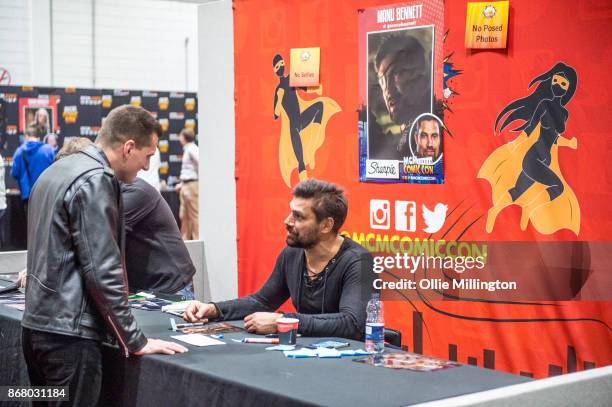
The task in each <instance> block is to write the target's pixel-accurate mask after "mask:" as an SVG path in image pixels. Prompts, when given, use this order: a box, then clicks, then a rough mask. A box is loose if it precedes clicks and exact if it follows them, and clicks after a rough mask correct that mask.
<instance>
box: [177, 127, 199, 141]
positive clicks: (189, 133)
mask: <svg viewBox="0 0 612 407" xmlns="http://www.w3.org/2000/svg"><path fill="white" fill-rule="evenodd" d="M181 135H182V136H183V138H184V139H185V141H186V142H188V143H193V142H194V141H195V139H196V135H195V132H194V131H193V130H192V129H183V130H181Z"/></svg>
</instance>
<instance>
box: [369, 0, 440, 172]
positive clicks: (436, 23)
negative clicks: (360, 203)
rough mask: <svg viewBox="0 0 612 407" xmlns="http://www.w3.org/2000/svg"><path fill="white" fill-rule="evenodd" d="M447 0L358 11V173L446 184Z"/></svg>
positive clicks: (409, 3) (432, 0) (429, 0)
mask: <svg viewBox="0 0 612 407" xmlns="http://www.w3.org/2000/svg"><path fill="white" fill-rule="evenodd" d="M443 25H444V2H443V1H442V0H426V1H419V2H408V3H400V4H394V5H385V6H379V7H372V8H368V9H365V10H363V11H362V12H361V13H360V14H359V106H360V108H359V125H358V128H359V179H360V180H361V181H373V182H406V183H418V184H442V183H444V165H443V164H444V157H443V156H444V154H443V153H444V133H445V126H444V122H443V114H442V105H441V102H440V101H441V99H442V64H443V56H442V40H443V29H444V28H443Z"/></svg>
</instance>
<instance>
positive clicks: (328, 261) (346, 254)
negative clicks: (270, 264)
mask: <svg viewBox="0 0 612 407" xmlns="http://www.w3.org/2000/svg"><path fill="white" fill-rule="evenodd" d="M289 208H290V212H289V216H287V218H286V219H285V228H286V229H287V237H286V241H287V247H285V248H284V249H283V251H282V252H281V253H280V254H279V256H278V258H277V259H276V265H275V266H274V270H272V274H271V275H270V277H269V278H268V281H266V282H265V284H264V285H263V287H261V288H260V289H259V291H257V292H256V293H254V294H251V295H249V296H246V297H242V298H238V299H234V300H230V301H223V302H219V303H209V304H204V303H201V302H198V301H193V302H192V303H191V304H190V305H189V307H188V308H187V310H186V311H185V315H184V318H185V319H186V320H187V321H190V322H196V321H202V320H208V319H221V320H233V319H239V318H244V322H245V324H244V327H245V329H246V330H247V331H249V332H254V333H258V334H269V333H274V332H276V320H277V319H278V318H280V317H282V316H283V313H281V312H279V311H278V308H279V307H280V306H281V305H283V303H284V302H285V301H286V300H287V299H289V298H291V302H292V304H293V306H294V307H295V309H296V311H297V312H295V313H285V314H284V316H286V317H292V318H297V319H299V321H300V323H299V327H298V332H299V333H301V334H302V335H304V336H337V337H342V338H351V339H357V340H362V339H363V335H364V329H365V321H366V305H367V302H368V300H369V299H370V294H371V292H372V280H373V277H372V276H373V274H372V255H371V254H370V253H369V252H368V251H367V250H365V249H364V248H363V247H361V246H360V245H359V244H357V243H355V242H354V241H352V240H351V239H349V238H348V237H343V236H341V235H340V234H339V231H340V227H342V224H343V223H344V220H345V219H346V215H347V211H348V202H347V199H346V197H345V196H344V192H343V191H342V189H340V188H338V187H337V186H336V185H334V184H330V183H327V182H324V181H319V180H316V179H309V180H307V181H302V182H300V183H299V184H298V185H297V186H296V187H295V189H294V190H293V199H292V200H291V202H290V203H289Z"/></svg>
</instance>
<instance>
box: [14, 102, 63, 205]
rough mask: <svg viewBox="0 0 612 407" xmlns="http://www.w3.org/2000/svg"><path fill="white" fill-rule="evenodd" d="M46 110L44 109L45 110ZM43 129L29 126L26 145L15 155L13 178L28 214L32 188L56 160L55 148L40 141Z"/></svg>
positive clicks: (20, 147) (26, 133)
mask: <svg viewBox="0 0 612 407" xmlns="http://www.w3.org/2000/svg"><path fill="white" fill-rule="evenodd" d="M43 110H44V109H43ZM41 135H42V129H41V128H40V127H38V126H28V128H27V129H26V132H25V141H24V143H23V144H22V145H21V146H19V148H17V150H16V151H15V154H13V167H12V168H11V176H12V177H13V178H15V179H16V180H17V181H18V182H19V189H20V191H21V199H22V200H23V201H24V205H25V208H26V213H27V203H28V199H29V198H30V191H31V189H32V186H33V185H34V183H35V182H36V180H37V179H38V177H40V174H42V173H43V171H44V170H46V169H47V168H48V167H49V166H50V165H51V164H53V159H54V158H55V152H54V151H53V148H52V147H51V146H50V145H48V144H44V143H43V142H42V141H40V138H41Z"/></svg>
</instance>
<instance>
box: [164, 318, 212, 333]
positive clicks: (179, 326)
mask: <svg viewBox="0 0 612 407" xmlns="http://www.w3.org/2000/svg"><path fill="white" fill-rule="evenodd" d="M206 324H207V322H186V323H183V324H177V323H176V321H175V320H174V318H170V327H171V328H170V329H172V330H173V331H176V330H178V329H183V328H199V327H202V326H204V325H206Z"/></svg>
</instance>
